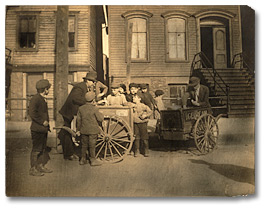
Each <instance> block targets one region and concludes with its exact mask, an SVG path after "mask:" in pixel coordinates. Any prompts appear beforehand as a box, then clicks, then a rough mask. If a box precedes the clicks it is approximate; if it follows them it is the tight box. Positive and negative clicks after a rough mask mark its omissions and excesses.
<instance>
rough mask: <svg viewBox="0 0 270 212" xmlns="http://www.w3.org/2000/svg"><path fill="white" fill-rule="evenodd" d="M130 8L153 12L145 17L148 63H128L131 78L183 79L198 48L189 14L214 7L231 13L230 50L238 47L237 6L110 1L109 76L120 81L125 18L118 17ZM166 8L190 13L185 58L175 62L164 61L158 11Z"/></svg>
mask: <svg viewBox="0 0 270 212" xmlns="http://www.w3.org/2000/svg"><path fill="white" fill-rule="evenodd" d="M132 10H144V11H147V12H150V13H152V14H153V16H152V17H151V18H149V35H150V37H149V39H150V40H149V42H150V43H149V44H150V46H149V47H150V48H149V50H150V61H149V62H148V63H135V62H134V63H131V77H133V78H132V80H133V81H136V80H137V78H141V77H142V76H150V77H151V76H155V77H158V76H160V77H163V78H164V77H167V78H166V80H167V82H184V83H186V82H187V80H188V76H189V74H190V67H191V62H192V60H193V57H194V55H195V54H196V53H197V51H198V43H197V36H198V35H197V28H196V27H197V26H196V25H197V21H196V18H195V16H192V15H196V14H197V13H199V12H201V11H205V10H218V11H227V12H229V13H230V14H233V15H234V17H233V18H232V21H231V25H232V26H231V31H232V32H231V33H232V35H231V39H232V40H231V42H232V45H231V46H232V54H236V53H238V52H239V51H241V40H240V38H241V37H240V30H239V17H238V6H218V5H217V6H200V5H194V6H181V5H177V6H175V5H171V6H155V5H136V6H117V5H113V6H109V35H110V37H109V51H110V53H109V55H110V58H109V63H110V77H114V78H115V79H117V78H121V80H120V81H125V79H124V78H123V77H125V74H126V31H125V30H126V29H125V19H124V18H122V17H121V15H122V14H123V13H125V12H127V11H132ZM168 11H184V12H186V13H188V14H190V15H191V16H190V17H188V18H187V44H188V46H187V61H184V62H175V63H172V62H171V63H169V62H166V49H165V48H166V47H165V45H166V44H165V23H164V18H163V17H161V14H163V13H165V12H168ZM176 76H178V78H176ZM169 78H171V79H169ZM145 80H146V79H145ZM179 80H180V81H179ZM150 81H151V80H150ZM150 87H151V84H150Z"/></svg>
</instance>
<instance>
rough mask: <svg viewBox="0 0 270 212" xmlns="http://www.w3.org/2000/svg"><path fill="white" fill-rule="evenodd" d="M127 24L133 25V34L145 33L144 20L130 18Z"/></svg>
mask: <svg viewBox="0 0 270 212" xmlns="http://www.w3.org/2000/svg"><path fill="white" fill-rule="evenodd" d="M129 23H133V28H132V31H133V32H146V20H145V19H142V18H132V19H130V20H129Z"/></svg>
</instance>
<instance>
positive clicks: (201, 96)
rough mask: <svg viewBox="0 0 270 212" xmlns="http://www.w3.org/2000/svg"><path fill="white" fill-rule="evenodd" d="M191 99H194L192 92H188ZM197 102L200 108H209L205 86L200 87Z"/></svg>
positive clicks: (207, 90)
mask: <svg viewBox="0 0 270 212" xmlns="http://www.w3.org/2000/svg"><path fill="white" fill-rule="evenodd" d="M190 95H191V98H192V99H195V96H194V92H190ZM198 102H199V103H200V106H201V107H210V103H209V88H208V87H207V86H205V85H200V90H199V96H198Z"/></svg>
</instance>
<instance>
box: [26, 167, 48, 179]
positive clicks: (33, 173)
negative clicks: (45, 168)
mask: <svg viewBox="0 0 270 212" xmlns="http://www.w3.org/2000/svg"><path fill="white" fill-rule="evenodd" d="M29 175H32V176H36V177H41V176H43V175H44V173H41V172H40V171H38V170H37V169H36V168H35V167H32V168H31V169H30V170H29Z"/></svg>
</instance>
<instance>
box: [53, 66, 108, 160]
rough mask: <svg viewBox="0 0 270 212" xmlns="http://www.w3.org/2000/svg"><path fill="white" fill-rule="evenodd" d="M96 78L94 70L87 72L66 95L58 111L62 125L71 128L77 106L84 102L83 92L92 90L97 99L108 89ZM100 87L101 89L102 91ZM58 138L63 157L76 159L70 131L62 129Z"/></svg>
mask: <svg viewBox="0 0 270 212" xmlns="http://www.w3.org/2000/svg"><path fill="white" fill-rule="evenodd" d="M96 78H97V74H96V72H94V71H92V72H88V73H87V75H86V76H85V77H84V78H83V79H84V82H80V83H77V84H75V85H74V87H73V88H72V90H71V92H70V94H69V95H68V97H67V100H66V102H65V103H64V105H63V106H62V108H61V109H60V111H59V113H60V114H61V115H62V116H63V119H64V126H66V127H69V128H71V122H72V120H73V119H74V116H76V115H77V112H78V109H79V107H80V106H81V105H84V104H85V103H86V100H85V94H86V93H87V92H88V91H92V92H94V93H95V94H96V99H97V100H98V98H101V97H102V96H103V95H105V94H106V92H107V90H108V88H107V86H106V85H104V84H102V83H101V82H99V81H97V80H96ZM101 89H103V90H102V92H101ZM58 138H59V139H60V143H61V145H62V148H63V155H64V159H67V160H74V159H77V158H78V157H77V156H76V155H75V154H74V143H73V141H72V136H71V135H70V133H68V132H67V131H65V130H64V129H62V130H60V132H59V134H58Z"/></svg>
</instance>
